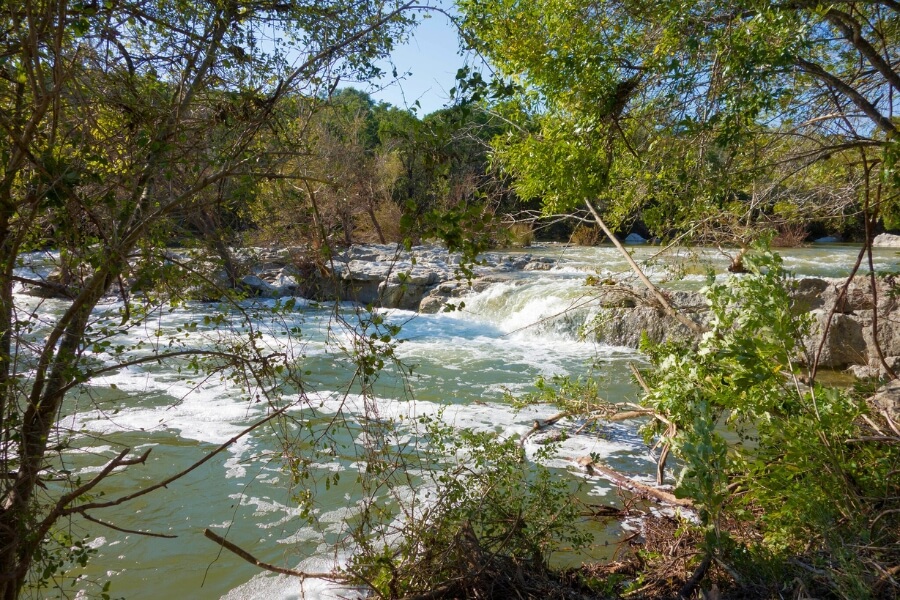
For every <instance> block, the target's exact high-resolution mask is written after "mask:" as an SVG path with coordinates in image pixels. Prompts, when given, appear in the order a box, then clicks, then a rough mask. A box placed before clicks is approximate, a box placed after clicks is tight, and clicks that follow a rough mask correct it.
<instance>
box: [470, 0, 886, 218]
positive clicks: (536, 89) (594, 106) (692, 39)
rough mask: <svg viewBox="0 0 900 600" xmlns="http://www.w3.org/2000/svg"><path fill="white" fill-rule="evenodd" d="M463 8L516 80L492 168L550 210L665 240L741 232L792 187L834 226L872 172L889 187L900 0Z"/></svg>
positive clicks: (549, 2) (487, 49) (496, 0)
mask: <svg viewBox="0 0 900 600" xmlns="http://www.w3.org/2000/svg"><path fill="white" fill-rule="evenodd" d="M459 7H460V9H461V11H462V12H463V14H464V18H465V26H466V28H467V30H468V31H469V32H470V33H471V36H472V38H471V39H472V43H473V44H474V45H475V47H476V48H478V49H479V50H480V51H482V52H483V53H484V54H485V55H486V56H487V57H488V58H489V60H490V61H491V62H492V64H494V65H495V66H496V67H497V69H498V71H499V74H500V75H501V76H503V77H506V78H508V79H509V80H511V81H512V82H514V83H516V84H517V85H518V90H519V92H518V93H517V94H516V96H515V98H514V101H513V102H508V103H507V104H508V111H507V112H508V116H509V117H510V118H511V119H513V120H514V121H516V122H518V123H519V124H520V125H521V126H522V129H520V130H519V132H518V133H516V134H510V135H509V136H508V137H506V138H503V139H501V140H498V144H497V147H496V151H497V159H498V160H499V161H500V162H501V163H502V164H503V165H504V166H505V168H506V169H508V170H509V171H510V172H511V173H512V174H513V175H515V177H516V178H517V184H516V185H517V189H518V191H519V193H520V194H521V195H522V196H524V197H526V198H527V197H541V198H543V200H544V205H545V209H546V210H547V211H548V212H559V211H567V210H571V209H573V208H574V207H576V206H578V205H580V204H581V203H582V202H584V201H585V200H586V199H590V200H594V201H600V202H601V203H602V204H603V205H604V207H605V209H606V212H607V215H608V216H610V217H613V220H614V221H619V222H621V221H623V220H626V219H628V218H629V217H631V216H633V215H634V214H635V213H636V212H637V211H640V210H644V209H647V212H646V214H645V217H646V218H649V219H650V220H651V221H655V222H656V224H657V226H659V227H663V226H664V225H665V224H668V226H669V227H670V228H671V227H673V226H675V225H676V224H677V226H679V227H688V226H689V225H690V224H696V223H697V222H699V221H704V220H705V221H709V220H718V221H719V222H720V223H721V224H725V225H727V224H728V223H741V222H743V223H748V224H749V223H751V222H753V221H754V219H755V218H756V217H758V216H759V215H760V214H764V213H771V212H772V210H773V206H774V204H776V203H777V202H778V201H784V200H785V199H787V198H789V197H790V196H791V194H790V191H791V186H794V188H795V189H796V190H799V193H797V194H796V196H798V197H800V198H802V199H804V200H805V201H804V202H802V203H801V204H802V206H801V207H800V208H802V209H803V210H804V211H808V210H809V209H810V208H815V209H819V210H821V211H824V212H825V213H827V214H833V213H834V212H835V203H838V204H839V203H840V202H847V201H848V195H849V196H854V194H855V193H856V192H857V191H858V190H859V189H861V187H862V186H861V185H860V182H861V181H863V179H864V178H865V177H864V176H865V175H867V174H868V173H869V172H870V169H871V168H872V167H873V165H878V169H879V171H880V173H881V174H882V175H883V176H884V178H883V179H882V181H884V183H893V179H894V166H893V165H894V162H895V159H894V157H895V155H896V142H895V141H894V134H895V133H896V125H895V123H894V120H893V108H894V94H895V93H896V92H897V90H898V85H900V75H898V72H897V70H896V59H897V54H898V36H897V24H898V18H897V17H898V8H900V7H898V5H896V3H894V2H890V1H886V2H854V1H849V2H839V3H819V2H783V3H771V2H756V1H753V0H751V1H741V2H699V1H696V2H695V1H682V0H677V1H672V2H668V1H666V2H644V1H642V0H635V1H630V0H629V1H626V2H606V1H575V2H562V1H557V0H531V1H528V2H516V1H513V0H489V1H485V0H461V1H460V2H459ZM822 163H827V164H828V167H827V168H825V169H822V170H820V171H819V172H818V173H816V174H815V181H810V180H809V179H806V180H804V179H803V177H804V176H807V174H808V173H809V172H810V171H808V169H809V168H810V166H812V165H819V164H822ZM798 175H799V176H798ZM829 189H831V190H840V189H847V192H848V193H847V194H844V195H841V197H840V198H835V197H833V196H834V195H833V194H832V195H829V193H828V192H827V190H829ZM879 200H880V201H881V202H882V204H883V205H884V207H885V208H888V207H889V206H890V204H891V202H892V201H893V193H892V192H890V191H889V190H888V189H887V188H885V190H884V192H883V194H882V196H881V198H880V199H879ZM795 205H796V201H795ZM795 207H796V206H795ZM838 212H840V210H838ZM807 214H808V213H807Z"/></svg>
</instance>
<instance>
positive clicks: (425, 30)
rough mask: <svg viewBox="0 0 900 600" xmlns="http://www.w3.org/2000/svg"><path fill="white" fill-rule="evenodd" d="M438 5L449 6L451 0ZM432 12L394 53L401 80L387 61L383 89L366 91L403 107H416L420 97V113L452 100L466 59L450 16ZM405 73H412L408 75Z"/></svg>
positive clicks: (429, 111)
mask: <svg viewBox="0 0 900 600" xmlns="http://www.w3.org/2000/svg"><path fill="white" fill-rule="evenodd" d="M436 4H439V5H440V4H443V5H444V6H447V5H449V4H450V2H437V3H436ZM430 15H431V16H430V18H421V19H420V23H419V24H418V26H417V27H416V29H415V30H414V31H413V32H412V34H411V35H410V38H409V40H408V41H407V42H406V43H404V44H401V45H398V46H397V47H395V48H394V51H393V52H392V53H391V60H392V62H393V65H394V66H395V67H396V70H397V73H398V74H399V75H401V81H396V82H392V80H393V77H392V76H391V75H390V73H391V70H392V67H391V63H390V62H386V63H383V64H381V65H380V66H381V68H382V69H383V70H384V71H385V72H387V73H388V77H387V78H385V79H383V80H382V81H381V82H380V83H379V85H381V86H384V87H383V89H380V90H379V89H367V90H366V91H368V92H369V93H370V94H371V95H372V97H373V98H374V99H375V100H379V101H383V102H388V103H390V104H393V105H394V106H397V107H399V108H409V109H413V108H415V107H414V103H415V102H416V101H417V100H418V102H419V104H420V105H421V108H415V110H416V114H418V115H419V116H424V115H427V114H429V113H432V112H434V111H436V110H439V109H441V108H443V107H444V106H445V105H446V104H447V103H448V102H449V99H450V89H451V88H453V87H454V86H455V85H456V71H457V70H458V69H459V68H460V67H462V66H463V65H464V64H465V63H466V58H465V57H463V56H460V54H459V38H458V37H457V33H456V29H455V27H454V26H453V24H452V23H451V22H450V19H449V18H448V17H447V16H446V15H444V14H441V13H438V12H432V13H430ZM404 73H410V74H409V75H405V76H404V75H403V74H404ZM360 87H362V86H360ZM363 89H365V88H363Z"/></svg>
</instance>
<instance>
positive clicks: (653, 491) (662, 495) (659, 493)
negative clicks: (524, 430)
mask: <svg viewBox="0 0 900 600" xmlns="http://www.w3.org/2000/svg"><path fill="white" fill-rule="evenodd" d="M575 462H576V463H577V464H578V465H580V466H581V467H584V469H585V470H586V471H587V472H588V474H589V475H599V476H600V477H603V478H604V479H607V480H609V481H611V482H612V483H614V484H615V485H617V486H619V487H620V488H624V489H627V490H630V491H632V492H633V493H635V494H636V495H638V496H641V497H644V498H649V499H651V500H656V501H658V502H663V503H665V504H673V505H675V506H685V507H692V506H694V503H693V502H692V501H691V500H690V499H689V498H676V497H675V495H674V494H671V493H669V492H666V491H663V490H660V489H657V488H655V487H652V486H649V485H646V484H643V483H641V482H639V481H635V480H634V479H631V478H630V477H626V476H625V475H622V474H621V473H619V472H618V471H615V470H613V469H610V468H609V467H606V466H604V465H601V464H598V463H596V462H594V461H593V460H592V459H591V457H590V456H582V457H581V458H579V459H578V460H576V461H575Z"/></svg>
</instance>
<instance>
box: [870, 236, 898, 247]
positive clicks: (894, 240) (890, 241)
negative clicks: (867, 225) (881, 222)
mask: <svg viewBox="0 0 900 600" xmlns="http://www.w3.org/2000/svg"><path fill="white" fill-rule="evenodd" d="M872 246H873V247H875V248H900V235H894V234H893V233H881V234H879V235H876V236H875V239H874V240H872Z"/></svg>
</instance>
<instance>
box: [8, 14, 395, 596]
mask: <svg viewBox="0 0 900 600" xmlns="http://www.w3.org/2000/svg"><path fill="white" fill-rule="evenodd" d="M409 6H410V4H409V3H407V4H403V3H400V2H387V1H385V2H382V1H373V2H345V1H343V0H335V1H333V2H332V1H328V2H320V1H315V2H302V1H301V2H290V3H281V2H266V1H264V2H243V1H234V0H227V1H222V2H209V3H195V2H182V1H180V0H172V1H168V0H160V1H155V0H154V1H145V0H136V1H133V2H129V1H126V2H76V1H73V2H67V1H62V2H57V1H44V0H25V1H23V2H6V3H3V4H2V7H0V31H2V32H3V36H2V44H0V46H2V47H0V127H2V135H0V160H2V167H0V597H2V598H4V599H12V598H15V597H17V596H18V595H19V593H20V592H22V590H23V589H24V587H25V585H26V581H28V580H29V578H31V582H32V584H33V585H37V586H40V585H43V584H46V583H47V582H49V581H52V578H53V577H54V576H55V575H56V573H57V572H58V571H60V570H61V569H64V568H65V565H67V564H69V563H71V562H72V561H75V562H83V561H84V560H86V558H87V552H86V549H85V547H84V545H83V543H82V541H81V540H77V539H75V540H73V539H70V538H69V537H68V536H67V535H66V534H65V531H64V530H62V529H59V528H58V524H59V523H60V522H61V520H64V519H67V518H93V517H91V515H90V514H89V512H94V511H97V510H100V509H102V508H103V507H106V506H113V505H116V504H120V503H122V502H125V501H127V500H128V499H130V498H133V497H136V496H139V495H141V494H145V493H148V492H150V491H152V490H154V489H159V487H161V486H162V485H165V482H161V483H158V484H156V485H151V486H148V487H147V488H144V489H142V490H135V491H134V493H132V494H125V495H124V496H120V497H117V498H107V499H103V500H98V498H99V497H100V495H101V494H102V488H103V485H102V484H103V481H104V479H105V478H106V477H107V476H109V475H110V474H111V473H112V472H113V471H114V470H115V469H117V468H119V467H124V466H127V465H131V464H135V463H139V462H141V461H143V460H144V459H146V454H145V455H143V456H136V455H131V454H129V452H130V450H129V449H127V448H126V449H124V450H123V451H122V453H121V454H120V455H119V456H118V457H117V458H116V459H114V460H113V461H111V462H110V463H109V464H107V465H106V466H105V467H104V468H103V469H102V470H101V471H100V472H99V473H98V474H97V475H96V476H94V477H92V478H89V479H82V478H80V477H78V476H76V475H74V474H72V473H71V472H69V471H67V470H66V469H64V468H62V467H61V466H60V463H59V462H58V460H55V459H54V457H55V456H57V455H58V454H59V453H61V452H63V451H64V450H65V446H66V444H65V431H63V430H60V429H58V427H57V426H58V423H59V422H60V418H61V417H63V416H65V415H66V414H67V412H68V411H70V410H72V407H71V406H70V405H69V404H66V403H65V402H64V400H65V399H66V398H67V396H68V395H69V394H70V392H72V391H73V390H75V389H77V388H78V387H79V386H80V385H82V384H84V383H86V382H88V381H89V380H90V378H91V377H93V376H96V375H97V374H100V373H110V372H115V371H116V370H118V369H122V368H125V367H126V366H127V365H129V364H141V363H143V362H146V361H149V360H168V359H172V360H175V359H179V357H180V359H181V360H184V361H186V364H185V368H187V369H189V370H190V371H193V372H198V371H199V372H216V373H223V374H224V375H226V376H229V377H233V378H234V381H235V383H236V384H238V385H245V386H247V387H248V388H253V389H254V390H255V392H254V393H255V394H258V395H260V396H259V397H261V396H262V395H265V394H270V395H269V397H268V399H269V400H270V401H272V402H273V403H274V402H276V400H277V396H278V394H279V392H280V387H279V386H280V383H279V382H282V381H283V380H284V379H285V378H287V377H288V375H290V374H291V363H290V361H289V360H288V357H287V356H284V355H283V354H280V355H277V356H276V355H271V353H269V352H267V351H266V350H265V349H264V348H263V347H262V346H260V345H259V344H258V343H257V340H258V339H259V333H258V331H256V329H255V328H254V327H252V326H250V325H249V324H250V322H251V321H252V320H253V318H254V317H253V316H251V315H244V316H243V317H233V316H232V317H230V318H225V317H223V316H221V315H219V316H216V317H215V318H211V321H210V322H211V323H212V324H217V325H220V326H222V328H223V330H224V329H227V326H228V324H235V325H236V327H237V329H236V330H234V331H235V334H236V335H235V336H234V337H229V336H227V335H223V336H222V344H221V346H220V347H218V348H215V349H209V348H207V347H204V346H202V344H203V342H202V341H198V340H197V338H196V337H193V338H192V337H191V335H190V334H191V333H192V332H196V328H197V324H196V323H194V324H188V326H187V328H186V330H185V331H181V332H179V337H180V338H181V339H180V341H179V342H177V343H175V344H174V345H169V346H160V345H154V344H150V345H142V344H140V343H139V344H138V346H137V347H131V346H129V345H127V344H126V345H122V344H118V343H116V344H114V343H113V342H112V341H111V340H112V339H114V338H115V337H116V336H117V335H120V334H124V333H127V332H128V331H130V330H133V329H134V328H136V327H141V326H144V325H145V324H146V320H147V319H148V318H151V317H150V316H149V315H151V314H152V311H153V310H154V307H156V306H158V304H159V303H160V302H166V301H175V302H177V301H178V299H179V298H181V297H183V294H184V293H186V292H187V291H188V290H190V289H191V285H190V282H191V281H192V280H193V281H195V282H196V281H197V279H196V278H195V276H198V275H199V276H200V277H201V278H202V277H203V276H204V273H202V272H201V271H203V270H204V268H203V265H204V263H203V262H202V261H200V262H194V263H193V264H189V263H190V262H191V261H179V260H177V257H175V256H173V255H168V254H166V252H165V247H166V245H167V243H169V242H170V241H171V240H172V239H173V238H176V237H177V234H176V233H175V231H176V227H177V226H178V225H179V224H181V223H194V224H195V228H196V229H198V230H200V231H202V232H204V233H205V239H206V240H208V241H209V242H210V244H211V245H212V246H213V247H214V248H215V249H216V250H218V251H220V252H221V253H222V254H223V255H224V254H227V252H226V250H227V243H228V241H229V239H228V237H227V235H226V234H227V231H228V230H227V229H225V228H224V227H222V219H223V216H225V217H229V216H232V215H235V214H236V212H237V210H236V204H238V203H240V202H242V201H243V200H244V199H245V198H246V197H247V192H248V188H249V187H251V186H250V184H251V183H252V182H253V181H255V180H258V179H259V178H263V177H274V176H277V174H278V172H279V169H280V165H281V163H282V162H283V161H284V160H285V156H290V155H291V153H290V152H287V153H283V152H279V151H273V149H272V148H271V147H268V146H267V145H266V143H265V142H266V140H267V139H268V138H269V136H270V135H271V136H272V137H278V131H279V130H278V125H277V124H278V121H279V119H280V118H281V117H282V116H283V115H284V113H285V110H286V109H288V108H290V106H291V105H290V103H289V102H288V99H290V98H291V97H296V96H298V95H304V96H312V97H315V96H318V95H321V94H322V92H323V91H324V90H328V89H330V88H331V87H332V86H333V84H334V82H335V81H336V80H337V79H338V78H339V77H341V76H342V75H344V74H351V73H353V74H356V75H357V76H367V75H371V74H372V73H373V72H374V70H375V69H374V67H373V62H374V61H375V60H376V59H378V58H379V57H381V56H383V55H384V53H385V52H386V51H387V50H388V49H389V48H390V47H391V44H392V41H393V39H395V37H396V36H398V35H401V34H402V31H403V29H404V27H405V26H406V25H407V24H408V18H409V16H408V14H407V13H406V10H407V8H408V7H409ZM275 38H277V39H275ZM275 42H277V43H275ZM226 224H227V223H226ZM36 249H47V250H50V249H52V250H54V251H55V252H54V253H52V254H51V255H50V256H51V258H50V260H51V263H52V264H51V265H49V268H50V269H51V270H53V271H54V273H53V274H52V275H51V276H50V277H41V276H37V275H33V276H30V275H28V273H27V272H22V271H19V270H18V269H19V268H20V267H23V266H25V265H26V263H25V262H23V261H24V260H25V257H26V253H28V252H29V251H32V250H36ZM225 258H226V267H232V265H229V264H227V263H228V261H227V258H228V257H227V256H225ZM228 271H229V274H230V275H231V276H232V279H234V270H233V268H228ZM167 283H171V284H175V285H171V286H168V287H166V285H165V284H167ZM20 284H26V285H28V286H29V287H34V288H36V289H38V290H43V292H44V294H45V295H55V296H62V297H64V298H67V302H65V303H64V305H63V306H62V308H61V309H60V310H59V311H58V312H53V313H51V316H50V317H48V319H49V320H43V319H41V318H39V317H38V315H37V313H36V310H37V309H36V308H34V307H31V308H30V309H29V308H27V307H24V306H23V305H21V304H19V303H18V302H17V301H16V300H14V293H13V292H14V288H15V286H17V285H20ZM138 291H140V292H142V293H140V294H137V295H135V292H138ZM111 293H115V294H117V295H119V296H120V298H121V303H120V304H118V305H112V307H107V309H106V310H100V311H95V308H97V306H98V304H99V303H100V301H101V299H102V298H104V297H105V296H107V295H108V294H111ZM220 293H221V294H225V295H226V296H227V294H229V291H228V286H225V287H223V288H222V289H221V291H220ZM231 319H237V321H239V322H242V323H243V324H244V325H246V326H247V328H245V329H242V328H241V326H240V325H239V324H238V323H234V321H232V320H231ZM223 333H224V332H223ZM201 337H202V336H201ZM278 408H279V407H278V406H277V405H275V404H273V411H276V412H277V409H278ZM273 414H275V413H273ZM48 483H49V484H50V485H48Z"/></svg>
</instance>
